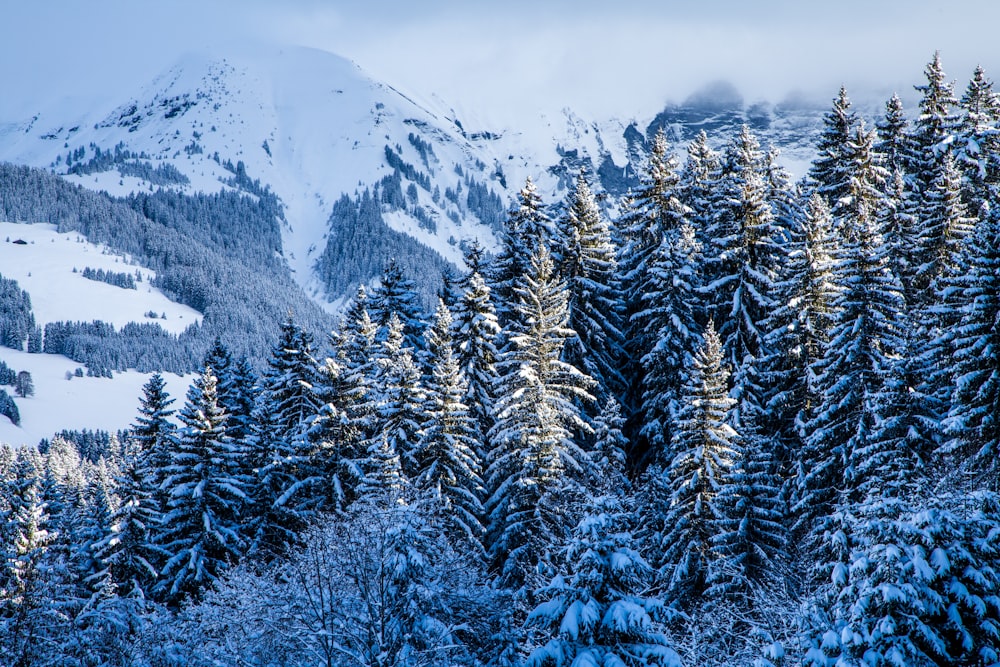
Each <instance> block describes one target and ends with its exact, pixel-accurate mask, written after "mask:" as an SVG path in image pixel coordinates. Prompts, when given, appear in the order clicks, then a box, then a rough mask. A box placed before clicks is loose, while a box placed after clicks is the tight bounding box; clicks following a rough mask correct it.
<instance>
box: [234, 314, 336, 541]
mask: <svg viewBox="0 0 1000 667" xmlns="http://www.w3.org/2000/svg"><path fill="white" fill-rule="evenodd" d="M321 380H322V379H321V376H320V374H319V369H318V366H317V364H316V360H315V358H314V356H313V346H312V336H311V335H310V334H309V333H308V332H306V331H305V330H304V329H302V328H301V327H299V326H298V325H297V324H295V322H294V321H293V320H292V319H291V318H289V319H288V320H286V321H285V322H284V323H283V324H282V327H281V337H280V339H279V340H278V342H277V343H276V344H275V346H274V348H273V350H272V352H271V358H270V359H269V361H268V367H267V368H266V369H265V370H264V374H263V377H262V378H261V387H260V392H259V394H258V396H257V402H256V405H255V406H254V411H253V423H252V425H251V431H250V434H249V435H248V437H247V440H246V443H245V448H246V452H247V454H246V458H247V459H248V460H249V462H250V467H251V468H252V469H253V471H254V477H255V480H254V482H253V484H252V486H251V489H250V490H251V493H252V495H253V497H252V498H251V500H250V502H249V505H250V507H252V508H253V513H254V515H255V516H254V521H253V522H252V523H253V524H254V529H253V532H254V533H255V535H256V537H254V538H253V540H254V546H253V549H254V550H255V551H260V552H261V553H280V552H281V551H282V550H283V549H284V548H285V546H286V545H287V543H288V539H289V538H290V537H291V535H292V534H294V533H295V532H297V531H300V530H302V529H303V528H305V525H306V523H307V522H308V520H309V519H310V517H311V516H312V515H313V514H314V513H315V511H316V506H317V504H318V503H319V492H318V491H316V489H315V488H314V486H317V485H318V482H319V478H318V475H317V472H316V469H315V467H314V465H313V464H314V461H312V460H311V459H312V454H313V443H312V441H311V439H310V435H309V430H310V427H311V426H312V424H313V421H314V419H315V418H316V416H317V415H318V414H319V412H320V408H321V406H322V404H323V402H322V398H321V395H322V392H323V387H322V382H321Z"/></svg>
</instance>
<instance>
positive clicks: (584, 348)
mask: <svg viewBox="0 0 1000 667" xmlns="http://www.w3.org/2000/svg"><path fill="white" fill-rule="evenodd" d="M553 245H554V250H553V255H554V260H555V263H556V270H557V272H558V273H559V275H560V276H561V277H562V279H563V280H565V281H566V287H567V289H568V290H569V328H570V329H572V330H573V331H575V332H576V336H575V337H574V338H573V339H571V341H570V342H569V343H568V344H567V347H566V351H565V357H564V358H565V360H566V361H567V362H569V363H571V364H573V365H574V366H576V367H577V368H579V369H580V370H581V371H582V372H584V373H586V374H587V375H589V376H591V377H592V378H594V380H596V381H597V383H598V391H599V393H604V392H609V393H611V394H612V395H614V396H621V395H622V392H623V391H624V382H625V379H624V377H623V376H622V373H621V370H620V367H621V362H622V354H623V349H622V346H623V344H624V339H623V335H622V308H623V301H622V298H621V290H620V286H619V284H618V281H617V277H618V267H617V258H616V256H615V247H614V244H613V242H612V239H611V228H610V226H609V225H608V223H607V221H606V220H605V219H604V216H603V215H602V214H601V210H600V209H599V208H598V206H597V200H596V199H595V197H594V195H593V193H592V192H591V191H590V186H589V185H588V184H587V181H586V180H585V179H584V178H583V176H582V175H580V176H578V177H577V180H576V187H575V189H574V190H573V192H572V193H571V194H570V203H569V207H568V209H567V211H566V214H565V215H564V216H563V217H562V218H560V220H559V221H558V225H557V235H556V239H555V241H554V244H553Z"/></svg>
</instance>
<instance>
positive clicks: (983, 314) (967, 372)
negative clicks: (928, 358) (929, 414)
mask: <svg viewBox="0 0 1000 667" xmlns="http://www.w3.org/2000/svg"><path fill="white" fill-rule="evenodd" d="M967 252H968V257H967V260H966V262H967V266H968V274H967V277H966V278H965V280H964V281H963V283H962V286H963V287H964V290H963V294H962V297H963V300H964V302H965V304H966V306H965V308H964V309H963V310H962V311H961V320H960V321H959V324H958V326H957V327H956V329H955V331H954V335H953V339H954V343H953V353H952V355H953V356H952V359H953V360H954V361H953V362H952V363H953V369H952V372H951V376H952V377H953V378H954V393H953V396H952V400H951V408H950V410H949V411H948V416H947V418H946V419H945V420H944V422H943V424H942V427H943V430H944V433H945V435H946V437H947V438H948V439H947V441H946V444H945V446H944V450H945V451H946V452H949V453H953V454H955V455H956V460H957V461H963V460H967V459H969V458H970V457H971V458H973V459H974V460H975V462H976V463H977V464H979V465H984V466H991V467H992V468H993V469H995V468H996V456H997V452H998V451H1000V419H998V418H1000V219H998V216H997V215H996V214H993V215H991V216H989V217H988V218H987V219H986V220H983V221H982V222H980V224H979V225H978V226H977V228H976V231H975V232H974V236H972V237H971V239H970V242H969V244H968V245H967Z"/></svg>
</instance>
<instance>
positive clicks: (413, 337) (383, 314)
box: [368, 259, 424, 350]
mask: <svg viewBox="0 0 1000 667" xmlns="http://www.w3.org/2000/svg"><path fill="white" fill-rule="evenodd" d="M368 308H369V312H370V313H371V317H372V321H373V322H375V325H376V326H377V327H378V329H379V336H378V338H379V340H383V339H384V338H385V336H386V335H387V332H388V328H389V319H390V318H391V317H392V315H393V313H395V315H396V317H398V318H399V320H400V322H402V323H403V337H404V339H405V341H406V344H407V346H409V347H410V348H412V349H414V350H417V349H420V344H421V340H420V335H421V333H422V332H423V330H424V321H423V316H422V313H421V310H422V308H421V306H420V296H419V295H418V294H417V290H416V285H415V284H414V282H413V281H412V280H410V279H409V278H407V277H406V276H405V275H404V273H403V268H402V267H401V266H400V265H399V263H398V262H396V260H395V259H390V260H389V263H388V264H386V266H385V270H384V271H383V272H382V277H381V279H380V281H379V284H378V286H377V287H375V289H374V290H372V295H371V299H370V301H369V303H368Z"/></svg>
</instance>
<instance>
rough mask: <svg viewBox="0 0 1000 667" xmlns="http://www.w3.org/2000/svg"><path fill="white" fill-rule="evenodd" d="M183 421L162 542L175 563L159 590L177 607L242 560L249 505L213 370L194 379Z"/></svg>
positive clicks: (169, 484) (170, 474)
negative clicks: (243, 525)
mask: <svg viewBox="0 0 1000 667" xmlns="http://www.w3.org/2000/svg"><path fill="white" fill-rule="evenodd" d="M178 416H179V418H180V420H181V422H182V423H183V424H184V427H183V428H182V429H181V431H180V435H179V438H178V443H177V451H176V452H175V453H174V456H173V460H172V463H171V466H170V467H169V468H168V476H167V478H166V480H165V486H166V488H167V490H168V491H169V494H170V503H169V507H170V512H169V513H168V514H167V515H166V516H165V517H164V518H163V523H162V528H161V530H162V531H163V534H162V536H161V537H160V539H159V543H160V544H162V545H163V547H164V548H165V549H166V550H167V551H168V552H169V553H170V558H169V559H168V560H167V562H166V564H165V565H164V567H163V571H162V573H161V579H160V580H159V582H158V583H157V585H156V590H157V592H158V593H159V594H160V595H161V596H162V597H163V598H164V599H166V600H170V601H173V602H177V601H179V600H180V599H182V598H183V597H184V596H185V595H188V594H194V595H197V594H198V592H199V591H200V590H201V589H202V588H203V587H205V586H208V585H210V584H211V583H212V582H214V581H215V580H216V579H217V578H218V577H219V576H220V575H221V574H222V572H223V571H224V570H225V569H226V568H227V567H229V566H230V565H232V564H235V563H236V562H237V561H238V560H239V558H240V555H241V549H242V546H243V538H242V535H241V531H240V519H241V515H242V512H243V507H244V505H245V503H246V502H247V501H248V500H249V498H248V496H247V494H246V491H245V485H246V480H243V479H240V478H239V477H237V476H236V475H235V474H234V471H235V470H236V468H237V466H238V458H239V457H240V455H241V452H240V449H239V448H238V447H237V446H236V444H235V443H233V441H232V440H231V439H230V438H229V436H228V434H227V433H226V419H227V415H226V413H225V411H224V410H223V409H222V408H221V406H220V405H219V400H218V393H217V381H216V378H215V374H214V372H213V371H212V368H211V367H208V366H206V367H205V370H204V371H203V372H202V374H201V376H199V377H198V378H196V379H195V381H194V383H193V384H192V385H191V388H190V389H189V391H188V395H187V401H186V403H185V405H184V408H183V409H182V410H181V412H180V414H179V415H178Z"/></svg>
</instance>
